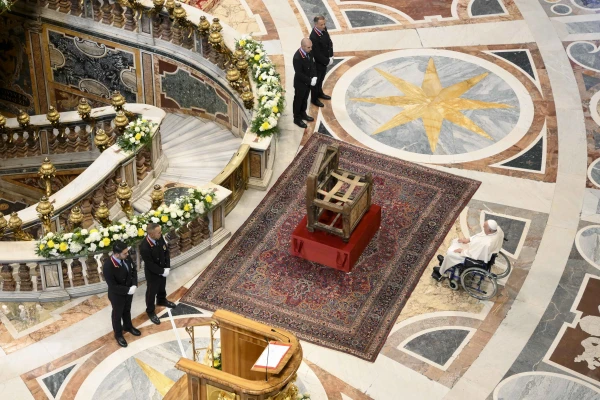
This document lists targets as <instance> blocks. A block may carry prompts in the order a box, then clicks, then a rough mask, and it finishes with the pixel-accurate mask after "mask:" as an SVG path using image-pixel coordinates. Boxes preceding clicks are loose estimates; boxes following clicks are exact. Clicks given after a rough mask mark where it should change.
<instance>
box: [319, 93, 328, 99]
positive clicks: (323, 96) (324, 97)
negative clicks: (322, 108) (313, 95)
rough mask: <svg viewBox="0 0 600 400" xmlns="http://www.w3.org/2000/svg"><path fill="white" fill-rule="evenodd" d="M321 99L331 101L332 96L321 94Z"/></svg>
mask: <svg viewBox="0 0 600 400" xmlns="http://www.w3.org/2000/svg"><path fill="white" fill-rule="evenodd" d="M319 98H320V99H323V100H331V96H327V95H326V94H325V93H321V94H320V95H319Z"/></svg>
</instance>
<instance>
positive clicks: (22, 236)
mask: <svg viewBox="0 0 600 400" xmlns="http://www.w3.org/2000/svg"><path fill="white" fill-rule="evenodd" d="M8 229H10V230H11V231H13V235H14V237H15V239H17V240H19V241H25V242H29V241H32V240H33V236H31V235H30V234H29V233H27V232H25V231H23V220H22V219H21V218H19V214H17V213H16V212H13V213H11V214H10V219H9V220H8Z"/></svg>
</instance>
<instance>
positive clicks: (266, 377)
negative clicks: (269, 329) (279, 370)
mask: <svg viewBox="0 0 600 400" xmlns="http://www.w3.org/2000/svg"><path fill="white" fill-rule="evenodd" d="M265 342H267V362H266V363H265V364H266V365H265V382H268V381H269V375H268V368H269V339H268V338H267V337H266V336H265Z"/></svg>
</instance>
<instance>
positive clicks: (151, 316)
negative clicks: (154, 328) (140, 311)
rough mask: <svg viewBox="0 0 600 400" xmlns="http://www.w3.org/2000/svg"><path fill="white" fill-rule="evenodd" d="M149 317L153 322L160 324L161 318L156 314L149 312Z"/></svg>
mask: <svg viewBox="0 0 600 400" xmlns="http://www.w3.org/2000/svg"><path fill="white" fill-rule="evenodd" d="M148 318H150V321H152V323H153V324H156V325H160V319H158V317H157V316H156V314H148Z"/></svg>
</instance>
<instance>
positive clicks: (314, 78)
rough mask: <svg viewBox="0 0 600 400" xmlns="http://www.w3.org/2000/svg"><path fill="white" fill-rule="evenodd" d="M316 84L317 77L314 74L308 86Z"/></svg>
mask: <svg viewBox="0 0 600 400" xmlns="http://www.w3.org/2000/svg"><path fill="white" fill-rule="evenodd" d="M316 84H317V77H316V76H315V77H313V78H312V79H311V80H310V86H315V85H316Z"/></svg>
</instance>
